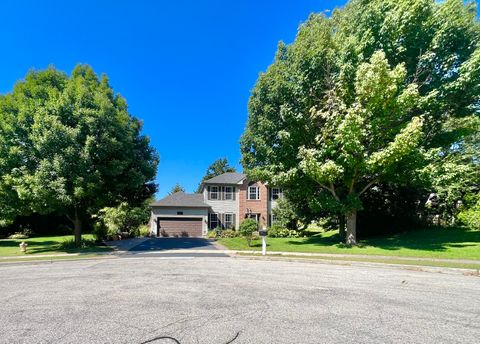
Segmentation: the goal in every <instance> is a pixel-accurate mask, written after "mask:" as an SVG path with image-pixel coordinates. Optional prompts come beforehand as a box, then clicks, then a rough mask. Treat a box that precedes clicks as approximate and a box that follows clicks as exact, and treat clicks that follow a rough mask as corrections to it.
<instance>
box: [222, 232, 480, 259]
mask: <svg viewBox="0 0 480 344" xmlns="http://www.w3.org/2000/svg"><path fill="white" fill-rule="evenodd" d="M219 242H220V243H221V244H222V245H224V246H226V247H227V248H229V249H232V250H261V249H262V243H261V241H260V240H256V241H254V242H253V243H252V246H251V247H249V246H248V245H247V242H246V240H245V239H244V238H225V239H220V240H219ZM267 248H268V250H270V251H283V252H315V253H341V254H367V255H384V256H405V257H425V258H450V259H480V231H471V230H467V229H464V228H429V229H423V230H418V231H410V232H405V233H400V234H396V235H392V236H385V237H373V238H369V239H365V240H360V245H359V246H356V247H346V246H345V245H343V244H342V243H340V239H339V237H338V232H337V231H330V232H325V233H319V234H316V235H314V236H312V237H308V238H292V239H290V238H267Z"/></svg>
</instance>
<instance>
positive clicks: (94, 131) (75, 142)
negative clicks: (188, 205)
mask: <svg viewBox="0 0 480 344" xmlns="http://www.w3.org/2000/svg"><path fill="white" fill-rule="evenodd" d="M0 123H1V124H0V137H1V138H0V175H1V179H0V210H1V211H0V217H1V220H2V221H3V222H5V223H6V222H8V221H11V220H12V219H13V218H14V217H15V216H17V215H20V214H23V215H24V214H27V213H28V212H37V213H43V214H47V213H52V212H57V213H61V214H64V215H65V216H67V217H68V218H69V219H70V220H71V221H72V224H73V226H74V234H75V241H76V242H77V243H80V240H81V232H82V222H83V221H84V220H86V219H89V217H90V215H92V214H95V213H96V212H97V211H98V210H99V209H101V208H103V207H106V206H115V205H117V204H118V203H120V202H122V201H123V202H128V203H129V204H130V205H132V206H134V205H138V204H141V203H142V202H143V201H144V200H145V199H146V198H148V197H150V196H151V195H152V194H153V193H154V192H155V184H154V183H153V178H154V176H155V173H156V167H157V163H158V156H157V153H156V152H155V150H154V149H153V148H152V147H151V146H150V144H149V139H148V138H147V137H145V136H143V135H142V134H141V122H140V121H139V120H138V119H136V118H135V117H133V116H131V115H130V114H129V112H128V108H127V103H126V101H125V99H124V98H123V97H121V96H120V95H119V94H115V93H114V91H113V89H112V88H111V86H110V85H109V82H108V78H107V77H106V76H105V75H103V76H102V77H101V78H98V76H97V75H96V74H95V72H94V71H93V70H92V69H91V68H90V67H89V66H86V65H78V66H77V67H75V69H74V70H73V72H72V74H71V76H70V77H68V76H67V75H66V74H64V73H62V72H59V71H57V70H56V69H54V68H53V67H51V68H49V69H47V70H45V71H40V72H36V71H32V72H29V73H28V74H27V76H26V78H25V80H24V81H21V82H19V83H17V84H16V85H15V87H14V90H13V92H12V93H9V94H7V95H5V96H3V97H2V98H0ZM12 204H13V205H14V206H13V207H12V206H11V205H12Z"/></svg>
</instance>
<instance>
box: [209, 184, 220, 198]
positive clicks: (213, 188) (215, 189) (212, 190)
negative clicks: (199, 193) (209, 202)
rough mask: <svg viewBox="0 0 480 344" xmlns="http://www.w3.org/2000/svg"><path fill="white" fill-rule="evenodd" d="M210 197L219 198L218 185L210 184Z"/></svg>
mask: <svg viewBox="0 0 480 344" xmlns="http://www.w3.org/2000/svg"><path fill="white" fill-rule="evenodd" d="M209 199H218V186H210V197H209Z"/></svg>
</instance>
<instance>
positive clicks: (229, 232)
mask: <svg viewBox="0 0 480 344" xmlns="http://www.w3.org/2000/svg"><path fill="white" fill-rule="evenodd" d="M220 236H221V237H222V238H235V237H236V236H237V232H235V231H234V230H233V229H225V230H224V231H221V232H220Z"/></svg>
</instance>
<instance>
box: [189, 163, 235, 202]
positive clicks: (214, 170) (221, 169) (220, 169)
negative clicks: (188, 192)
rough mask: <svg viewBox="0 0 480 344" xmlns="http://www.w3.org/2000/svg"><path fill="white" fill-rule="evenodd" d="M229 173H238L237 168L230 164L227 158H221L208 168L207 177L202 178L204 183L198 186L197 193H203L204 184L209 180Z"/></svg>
mask: <svg viewBox="0 0 480 344" xmlns="http://www.w3.org/2000/svg"><path fill="white" fill-rule="evenodd" d="M227 172H236V170H235V167H232V166H230V165H229V164H228V160H227V158H220V159H217V160H215V161H214V162H213V163H212V164H211V165H210V166H208V168H207V171H205V175H204V176H203V178H202V181H201V182H200V184H199V185H198V188H197V193H201V192H202V183H203V182H204V181H206V180H208V179H211V178H213V177H216V176H219V175H221V174H224V173H227Z"/></svg>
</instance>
